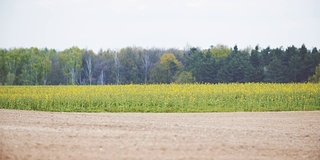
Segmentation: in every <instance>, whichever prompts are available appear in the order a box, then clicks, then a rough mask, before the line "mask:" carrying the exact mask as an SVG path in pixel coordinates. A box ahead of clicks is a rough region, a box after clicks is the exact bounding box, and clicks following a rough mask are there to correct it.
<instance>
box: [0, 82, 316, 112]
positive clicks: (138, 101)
mask: <svg viewBox="0 0 320 160" xmlns="http://www.w3.org/2000/svg"><path fill="white" fill-rule="evenodd" d="M0 108H7V109H24V110H41V111H67V112H219V111H223V112H229V111H297V110H320V84H319V83H318V84H312V83H299V84H296V83H290V84H273V83H245V84H242V83H233V84H159V85H104V86H1V87H0Z"/></svg>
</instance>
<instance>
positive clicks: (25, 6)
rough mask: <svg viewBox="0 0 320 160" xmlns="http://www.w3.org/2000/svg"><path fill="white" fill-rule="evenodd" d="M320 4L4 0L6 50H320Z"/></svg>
mask: <svg viewBox="0 0 320 160" xmlns="http://www.w3.org/2000/svg"><path fill="white" fill-rule="evenodd" d="M319 6H320V1H319V0H1V1H0V48H13V47H38V48H44V47H47V48H54V49H57V50H64V49H66V48H69V47H72V46H78V47H80V48H87V49H92V50H94V51H98V50H99V49H100V48H102V49H121V48H123V47H128V46H137V47H143V48H153V47H159V48H179V49H183V48H184V47H186V46H194V47H200V48H202V49H206V48H209V47H210V46H211V45H217V44H223V45H227V46H229V47H233V46H234V45H238V48H246V47H248V46H251V47H254V46H256V45H257V44H258V45H259V46H260V47H263V48H265V47H267V46H270V47H271V48H276V47H281V46H282V47H284V48H286V47H288V46H291V45H295V46H296V47H300V46H301V45H302V44H303V43H304V44H305V45H306V46H307V48H312V47H317V48H320V9H319Z"/></svg>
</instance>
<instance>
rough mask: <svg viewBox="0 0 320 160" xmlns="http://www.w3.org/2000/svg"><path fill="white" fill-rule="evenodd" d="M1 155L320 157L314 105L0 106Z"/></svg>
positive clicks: (319, 131) (319, 116)
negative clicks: (218, 108) (290, 108)
mask: <svg viewBox="0 0 320 160" xmlns="http://www.w3.org/2000/svg"><path fill="white" fill-rule="evenodd" d="M0 147H1V148H0V159H77V160H78V159H299V160H300V159H308V160H309V159H320V112H319V111H315V112H261V113H255V112H253V113H252V112H247V113H243V112H238V113H52V112H36V111H20V110H3V109H0Z"/></svg>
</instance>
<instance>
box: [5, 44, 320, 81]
mask: <svg viewBox="0 0 320 160" xmlns="http://www.w3.org/2000/svg"><path fill="white" fill-rule="evenodd" d="M317 66H318V68H319V69H318V70H319V72H320V52H319V51H318V49H317V48H313V49H312V50H308V49H307V48H306V46H305V45H304V44H303V45H302V46H301V47H300V48H297V47H295V46H289V47H287V48H283V47H278V48H270V47H267V48H260V47H259V46H258V45H257V46H255V47H254V48H250V47H247V48H245V49H241V50H240V49H238V47H237V46H236V45H235V46H234V47H233V48H230V47H228V46H226V45H222V44H218V45H215V46H210V47H209V48H207V49H200V48H198V47H188V48H185V49H183V50H181V49H175V48H171V49H161V48H149V49H145V48H142V47H126V48H122V49H120V50H111V49H108V50H102V49H100V51H98V53H95V52H93V51H92V50H88V49H81V48H79V47H77V46H73V47H71V48H67V49H65V50H63V51H57V50H55V49H48V48H41V49H40V48H36V47H31V48H10V49H3V48H2V49H0V83H1V84H2V85H104V84H159V83H233V82H238V83H245V82H272V83H273V82H274V83H291V82H308V81H317V80H316V79H317V77H316V75H315V72H316V68H317Z"/></svg>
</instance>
